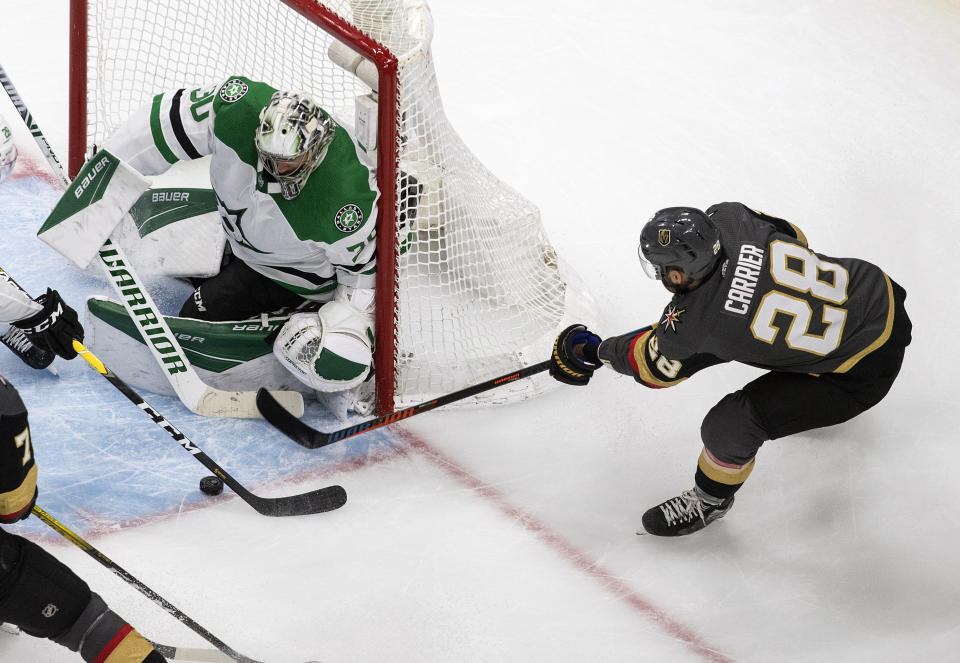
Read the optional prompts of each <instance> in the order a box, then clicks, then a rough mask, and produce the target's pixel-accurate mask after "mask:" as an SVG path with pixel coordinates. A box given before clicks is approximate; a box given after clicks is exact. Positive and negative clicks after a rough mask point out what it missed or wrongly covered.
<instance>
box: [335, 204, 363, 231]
mask: <svg viewBox="0 0 960 663" xmlns="http://www.w3.org/2000/svg"><path fill="white" fill-rule="evenodd" d="M333 223H334V225H336V226H337V228H338V229H339V230H340V231H341V232H345V233H351V232H353V231H354V230H356V229H357V228H359V227H360V224H361V223H363V212H362V211H360V208H359V207H357V206H356V205H354V204H353V203H347V204H346V205H344V206H343V207H341V208H340V211H338V212H337V215H336V216H335V217H334V219H333Z"/></svg>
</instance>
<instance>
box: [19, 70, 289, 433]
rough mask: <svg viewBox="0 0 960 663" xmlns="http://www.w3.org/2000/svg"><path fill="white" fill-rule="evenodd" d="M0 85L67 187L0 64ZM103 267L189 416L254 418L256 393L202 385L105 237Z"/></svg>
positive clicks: (280, 395)
mask: <svg viewBox="0 0 960 663" xmlns="http://www.w3.org/2000/svg"><path fill="white" fill-rule="evenodd" d="M0 84H2V85H3V89H4V90H5V91H6V93H7V96H8V97H9V98H10V101H11V102H12V103H13V105H14V107H15V108H16V109H17V113H19V115H20V117H21V119H22V120H23V122H24V124H26V126H27V129H28V130H29V131H30V134H31V135H32V136H33V137H34V139H35V140H36V142H37V145H38V146H39V147H40V151H41V152H42V153H43V156H44V157H45V158H46V160H47V162H48V163H49V164H50V167H51V168H52V169H53V171H54V173H55V174H56V175H57V176H58V177H59V179H60V181H61V183H62V184H63V185H64V187H67V188H69V186H70V179H69V178H68V177H67V175H66V173H65V172H64V169H63V166H62V165H61V164H60V160H59V159H57V155H56V154H55V153H54V151H53V149H52V148H51V147H50V144H49V143H48V142H47V139H46V137H45V136H44V135H43V132H41V131H40V127H39V126H37V123H36V122H35V121H34V119H33V116H32V115H31V114H30V111H29V110H28V109H27V106H26V104H25V103H24V101H23V99H22V98H21V97H20V93H19V92H17V89H16V88H15V87H14V86H13V81H11V80H10V77H9V76H8V75H7V72H6V70H5V69H4V68H3V65H0ZM98 259H99V260H100V261H101V262H102V263H103V268H104V270H105V272H106V275H107V279H108V280H109V281H110V285H111V286H113V288H114V290H115V291H116V293H117V295H118V296H119V297H120V301H121V302H123V306H124V308H125V309H126V311H127V315H129V316H130V319H131V320H132V321H133V322H134V323H135V324H136V327H137V329H138V330H139V332H140V334H141V335H142V336H143V339H144V342H145V343H146V346H147V348H148V349H149V350H150V352H151V354H152V355H153V357H154V359H155V360H156V361H157V363H158V364H159V365H160V367H161V372H162V373H163V374H164V375H165V376H166V377H167V379H168V380H169V381H170V384H171V386H172V387H173V389H174V391H175V392H176V394H177V396H178V397H179V398H180V400H181V401H182V402H183V404H184V405H186V406H187V407H188V408H189V409H190V410H191V411H192V412H195V413H197V414H201V415H204V416H208V417H238V418H253V417H258V416H259V412H258V410H257V407H256V404H255V402H254V401H255V396H256V394H255V392H252V391H227V390H224V389H217V388H215V387H211V386H209V385H207V384H206V383H205V382H203V380H201V379H200V376H198V375H197V372H196V370H194V368H193V366H192V365H191V364H190V361H189V360H188V359H187V357H186V355H185V354H184V352H183V348H182V347H180V344H179V343H178V342H177V339H176V337H175V336H174V335H173V334H172V333H171V332H170V328H169V327H168V325H167V323H166V321H165V320H164V319H163V316H162V315H160V314H159V312H158V311H157V307H156V305H155V304H154V303H153V300H152V299H151V297H150V294H149V293H148V292H147V289H146V288H145V287H144V286H143V284H142V283H141V282H140V279H139V278H138V277H137V275H136V273H135V272H134V271H133V266H132V265H131V264H130V262H129V261H128V260H126V258H125V256H124V255H123V252H122V251H121V250H120V247H119V246H117V245H116V244H114V243H112V242H111V241H110V240H109V239H107V240H106V242H104V244H103V246H102V247H101V249H100V251H99V258H98ZM131 302H135V303H136V305H137V306H138V307H139V308H138V309H137V312H134V310H133V305H132V304H131ZM151 339H152V340H153V341H162V342H163V343H164V346H165V348H167V349H168V352H167V356H166V357H165V358H164V357H161V355H160V353H159V352H158V350H157V348H156V347H155V343H152V342H151ZM171 355H172V356H171ZM174 359H175V360H177V368H178V371H177V372H174V373H171V372H170V371H168V370H164V360H166V361H167V362H169V361H171V360H174ZM274 396H275V397H276V398H277V399H279V400H280V401H281V402H283V404H284V406H285V407H288V408H289V409H290V410H291V412H293V413H294V414H295V415H296V416H300V415H302V414H303V395H302V394H301V393H300V392H297V391H278V392H276V393H275V394H274Z"/></svg>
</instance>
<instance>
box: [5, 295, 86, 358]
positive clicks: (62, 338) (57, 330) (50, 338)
mask: <svg viewBox="0 0 960 663" xmlns="http://www.w3.org/2000/svg"><path fill="white" fill-rule="evenodd" d="M37 303H38V304H40V306H42V307H43V309H42V310H40V311H38V312H37V313H34V314H33V315H31V316H30V317H29V318H24V319H23V320H18V321H17V322H14V323H13V325H14V326H15V327H17V328H19V329H22V330H23V333H24V334H26V335H27V338H29V339H30V342H31V343H33V344H34V345H36V346H37V347H39V348H43V349H46V350H50V351H51V352H55V353H56V354H58V355H60V356H61V357H63V358H64V359H73V358H74V357H76V356H77V352H76V350H74V349H73V339H77V340H78V341H83V327H82V326H81V325H80V321H79V320H78V319H77V312H76V311H74V310H73V309H72V308H70V307H69V306H67V305H66V304H65V303H64V301H63V300H62V299H60V293H59V292H57V291H56V290H51V289H50V288H47V292H46V293H45V294H43V295H40V296H39V297H38V298H37Z"/></svg>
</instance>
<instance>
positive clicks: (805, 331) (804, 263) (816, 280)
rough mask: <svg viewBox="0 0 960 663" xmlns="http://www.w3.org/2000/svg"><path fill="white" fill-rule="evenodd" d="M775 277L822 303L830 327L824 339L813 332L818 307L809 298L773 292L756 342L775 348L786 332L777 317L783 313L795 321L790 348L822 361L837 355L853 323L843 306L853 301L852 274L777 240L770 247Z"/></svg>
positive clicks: (755, 327)
mask: <svg viewBox="0 0 960 663" xmlns="http://www.w3.org/2000/svg"><path fill="white" fill-rule="evenodd" d="M770 274H771V276H772V277H773V280H774V282H775V283H776V284H777V285H778V286H781V287H783V288H785V289H787V290H788V291H792V292H799V293H805V294H807V293H808V294H809V295H810V296H812V297H813V298H815V299H818V300H822V301H823V302H824V304H823V313H822V322H823V324H824V325H825V328H824V329H823V332H822V333H819V334H815V333H812V332H811V331H810V324H811V322H812V321H813V308H812V307H811V306H810V303H809V302H808V301H807V300H806V299H804V298H802V297H798V296H796V295H795V294H791V292H784V291H781V290H771V291H770V292H768V293H767V294H765V295H764V296H763V299H762V300H761V302H760V306H759V307H758V308H757V313H756V315H754V316H753V322H751V323H750V330H751V331H752V332H753V335H754V337H755V338H757V339H758V340H761V341H764V342H765V343H770V344H771V345H772V344H773V342H774V341H775V340H776V339H777V334H778V332H779V331H780V329H779V328H778V327H776V326H775V325H774V318H775V317H776V316H777V314H778V313H783V314H785V315H787V316H789V317H790V318H791V320H790V324H789V326H788V327H787V330H786V338H785V339H784V340H785V342H786V344H787V346H788V347H790V348H792V349H794V350H802V351H803V352H810V353H812V354H815V355H820V356H824V355H827V354H829V353H831V352H833V351H834V350H836V349H837V346H839V345H840V339H841V337H842V335H843V324H844V322H845V321H846V319H847V311H846V309H843V308H840V305H841V304H844V303H845V302H846V301H847V285H848V283H849V282H850V273H849V272H847V270H846V269H845V268H844V267H843V266H841V265H838V264H837V263H834V262H828V261H826V260H821V259H820V258H818V257H817V255H816V254H815V253H813V252H812V251H810V250H809V249H806V248H804V247H803V246H800V245H798V244H790V243H789V242H784V241H781V240H776V241H774V242H771V244H770ZM831 304H834V306H831Z"/></svg>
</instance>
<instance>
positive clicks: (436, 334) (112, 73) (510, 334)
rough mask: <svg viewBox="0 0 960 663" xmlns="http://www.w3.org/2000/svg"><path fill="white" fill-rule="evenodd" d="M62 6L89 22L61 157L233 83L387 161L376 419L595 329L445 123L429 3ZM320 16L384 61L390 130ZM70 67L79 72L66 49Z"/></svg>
mask: <svg viewBox="0 0 960 663" xmlns="http://www.w3.org/2000/svg"><path fill="white" fill-rule="evenodd" d="M73 2H74V10H75V11H76V10H77V7H78V5H79V6H80V7H81V8H82V10H83V11H85V12H87V20H86V24H87V26H88V31H87V35H88V36H87V39H86V45H85V46H83V47H82V48H83V49H84V52H85V53H86V57H87V63H86V67H85V72H86V73H85V79H86V80H85V85H86V104H85V109H86V120H85V122H83V123H76V124H77V125H79V126H83V129H82V133H84V134H85V135H84V136H83V137H82V139H81V140H82V143H79V144H78V143H77V142H76V137H72V138H71V153H72V155H71V158H73V157H74V155H73V152H74V151H76V149H77V147H78V146H79V145H82V150H84V151H85V150H89V148H90V147H91V146H92V145H95V144H99V143H100V142H102V141H103V139H104V138H105V137H106V136H108V135H109V134H110V133H111V132H112V131H113V130H114V129H115V128H116V127H117V126H119V124H120V123H121V122H123V121H124V120H125V119H126V118H127V117H128V115H129V114H130V113H131V112H132V111H134V110H135V109H137V108H138V107H139V106H140V105H141V104H143V103H145V102H146V101H148V100H149V99H150V98H151V97H152V96H153V95H155V94H157V93H158V92H162V91H166V90H172V89H177V88H181V87H189V86H194V85H196V86H200V85H205V84H209V83H211V82H216V81H220V80H225V79H226V77H227V76H229V75H233V74H240V75H245V76H248V77H250V78H253V79H255V80H262V81H264V82H267V83H269V84H271V85H273V86H275V87H278V88H288V89H289V88H300V89H306V90H309V91H311V92H313V93H314V94H315V95H316V96H317V98H318V99H319V100H320V102H321V104H322V105H323V106H324V107H325V108H327V109H328V110H329V111H331V112H332V113H333V114H334V115H335V117H337V119H338V120H340V121H341V123H342V124H345V125H346V126H347V127H348V128H350V129H351V130H352V131H353V132H354V134H355V136H356V137H357V139H358V141H359V142H360V144H361V145H362V146H363V147H364V148H366V150H367V153H368V155H369V157H370V160H369V164H370V165H371V166H373V165H376V164H377V148H378V147H383V146H384V145H390V144H391V143H392V144H393V145H396V146H397V155H396V160H395V161H391V162H388V163H387V165H386V166H384V162H383V161H381V162H380V166H381V168H380V171H379V172H378V178H379V181H380V189H381V192H386V191H387V190H388V189H392V190H393V191H394V192H395V193H396V204H395V205H393V206H392V209H386V210H382V212H381V214H382V215H392V216H393V217H394V219H395V227H396V232H394V233H392V235H391V237H390V238H389V240H390V241H389V243H383V242H382V239H383V238H381V244H380V245H379V249H378V250H379V251H380V253H379V255H380V259H379V263H380V264H381V265H385V264H388V263H389V262H390V261H387V260H384V252H385V251H392V252H393V253H394V255H395V256H396V261H395V262H396V267H395V270H391V272H390V273H381V274H380V275H379V278H380V281H379V284H380V285H378V289H380V290H384V289H386V290H387V291H391V290H393V292H392V294H393V295H394V296H393V297H387V298H385V299H380V300H379V302H380V303H379V304H378V311H377V317H378V344H382V343H384V342H387V343H389V344H390V348H386V349H384V348H379V347H378V357H377V361H378V364H377V376H378V391H380V392H381V393H387V392H391V391H392V393H393V398H392V403H391V402H390V399H388V401H387V402H386V403H384V400H383V398H381V400H380V407H381V410H382V409H384V408H387V409H389V408H391V407H392V408H394V409H396V408H399V407H402V406H404V405H410V404H414V403H418V402H421V401H424V400H428V399H430V398H432V397H434V396H437V395H442V394H445V393H450V392H453V391H456V390H459V389H462V388H464V387H466V386H469V385H471V384H474V383H477V382H480V381H484V380H488V379H490V378H491V377H495V376H497V375H500V374H505V373H509V372H511V371H513V370H515V369H517V368H519V367H522V366H526V365H529V364H532V363H536V362H540V361H543V360H544V359H546V358H548V357H549V352H550V348H551V345H552V342H553V339H554V338H555V336H556V334H557V332H558V331H559V330H561V329H562V328H563V327H564V326H566V324H569V322H570V321H583V322H587V323H590V322H592V321H595V318H596V315H595V311H594V308H593V303H592V300H591V299H590V297H589V295H588V294H587V293H586V292H585V291H584V289H583V287H582V286H581V285H579V284H578V282H577V281H576V277H575V275H573V274H572V273H571V272H570V270H569V269H568V268H566V267H565V265H564V264H563V262H562V261H561V260H560V259H559V258H558V256H557V254H556V252H555V251H554V250H553V248H552V246H551V245H550V242H549V241H548V239H547V236H546V234H545V232H544V229H543V225H542V223H541V220H540V214H539V211H538V209H537V208H536V207H535V206H534V205H533V204H532V203H530V202H529V201H528V200H526V199H525V198H523V197H522V196H521V195H519V194H518V193H517V192H515V191H514V190H512V189H511V188H510V187H508V186H506V185H505V184H503V183H502V182H500V181H499V180H498V179H497V178H496V177H494V176H493V175H492V174H491V173H490V172H489V171H488V170H487V169H486V168H484V166H483V165H482V164H481V163H480V162H479V161H478V160H477V159H476V157H474V155H473V154H472V153H471V152H470V150H469V149H467V147H466V146H465V145H464V144H463V142H462V141H461V140H460V138H459V137H458V136H457V134H456V133H455V132H454V130H453V128H452V127H451V126H450V124H449V122H448V121H447V119H446V116H445V115H444V112H443V108H442V105H441V102H440V95H439V89H438V86H437V80H436V75H435V71H434V67H433V63H432V59H431V57H432V56H431V49H430V42H431V38H432V32H433V22H432V19H431V15H430V12H429V8H428V7H427V4H426V2H424V1H422V0H330V1H324V2H320V1H319V0H166V1H165V2H158V1H157V0H73ZM318 9H319V10H320V11H325V10H326V9H329V10H332V13H333V14H335V15H336V16H337V17H338V18H339V19H342V20H343V21H344V23H345V24H347V25H348V26H353V27H354V28H356V29H358V30H359V32H360V33H363V35H366V36H367V37H370V38H372V39H373V40H375V41H376V42H379V43H380V44H382V45H383V46H385V47H386V49H387V51H388V55H389V54H392V55H393V56H394V57H395V58H396V61H397V74H396V79H395V80H396V89H397V96H396V103H397V106H398V110H399V113H398V122H397V123H396V124H395V125H392V126H391V127H388V128H387V129H384V128H383V127H382V126H381V128H380V131H379V135H377V132H376V131H375V130H374V128H375V127H377V120H376V115H377V108H378V106H377V102H379V103H380V104H384V103H387V102H386V101H385V97H384V94H383V91H380V90H377V86H378V78H377V67H378V64H377V63H376V62H374V63H371V62H370V61H369V60H365V59H361V58H360V56H359V55H357V54H356V53H355V52H353V51H352V50H350V49H348V48H344V44H343V43H341V42H340V41H338V40H337V39H334V38H333V37H332V36H331V35H330V34H329V33H328V31H327V30H328V29H329V27H328V26H324V25H323V24H322V23H321V22H319V21H317V20H316V16H314V14H315V13H316V11H317V10H318ZM305 15H306V16H310V18H307V17H306V16H305ZM318 23H319V24H318ZM337 34H341V36H342V33H339V32H338V33H337ZM344 39H346V40H347V41H348V42H349V41H350V39H349V38H346V37H344ZM347 46H353V47H354V48H355V49H356V50H360V51H361V52H362V50H363V49H362V48H360V47H359V46H358V45H357V44H349V43H348V44H347ZM72 57H73V60H74V62H75V63H76V62H79V61H81V58H80V54H79V51H78V49H77V48H74V49H73V56H72ZM335 60H336V62H335ZM338 62H339V64H338ZM371 72H372V73H371ZM381 80H382V79H381ZM378 93H379V96H378ZM371 109H373V110H372V111H371ZM77 133H80V132H77ZM381 272H383V269H382V268H381ZM384 301H387V302H388V304H386V305H384V304H383V302H384ZM390 308H392V309H393V310H389V309H390ZM391 338H392V340H389V339H391ZM387 350H389V351H387ZM391 364H392V365H391ZM553 384H554V383H553V382H552V381H551V380H550V379H549V378H548V377H547V376H546V375H545V374H541V375H540V376H538V377H537V378H534V379H529V380H523V381H521V382H518V383H515V384H511V385H509V386H507V387H506V388H501V389H495V390H493V391H490V392H486V393H484V394H481V395H480V396H478V397H476V398H475V399H474V401H473V402H494V403H495V402H503V401H507V400H515V399H518V398H524V397H527V396H529V395H533V394H536V393H538V392H539V391H542V390H543V389H545V388H547V387H548V386H552V385H553Z"/></svg>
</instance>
